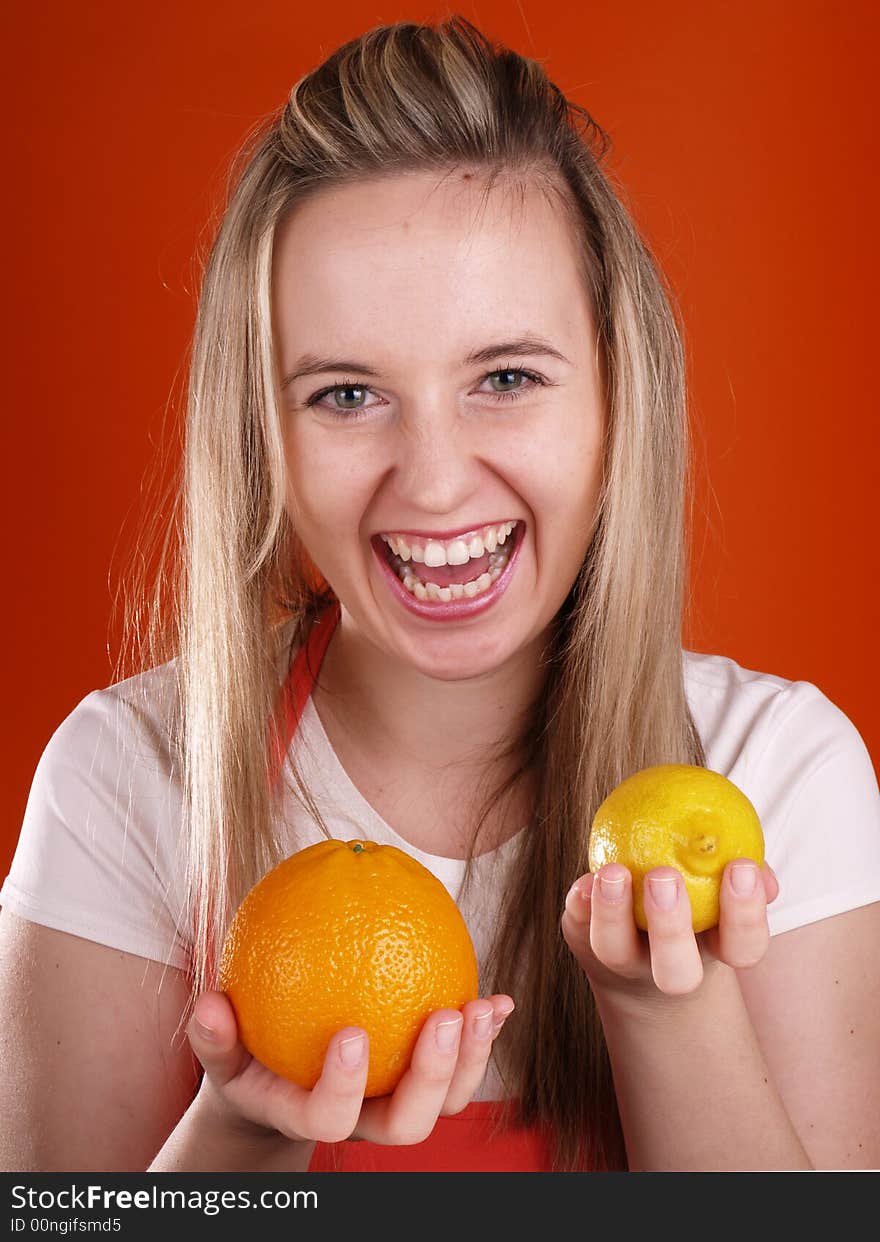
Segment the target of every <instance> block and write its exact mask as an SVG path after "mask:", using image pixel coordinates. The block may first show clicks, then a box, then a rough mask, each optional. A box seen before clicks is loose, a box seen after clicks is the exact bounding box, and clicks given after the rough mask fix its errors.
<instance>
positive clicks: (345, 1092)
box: [282, 1026, 370, 1143]
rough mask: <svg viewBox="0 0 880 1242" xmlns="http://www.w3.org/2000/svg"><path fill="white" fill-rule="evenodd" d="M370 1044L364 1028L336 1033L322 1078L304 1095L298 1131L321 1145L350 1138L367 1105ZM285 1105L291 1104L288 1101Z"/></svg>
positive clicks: (351, 1027) (344, 1029) (298, 1120)
mask: <svg viewBox="0 0 880 1242" xmlns="http://www.w3.org/2000/svg"><path fill="white" fill-rule="evenodd" d="M369 1059H370V1041H369V1037H368V1035H367V1032H366V1031H365V1030H364V1029H363V1027H359V1026H346V1027H343V1028H342V1030H340V1031H337V1032H336V1034H335V1035H334V1036H333V1038H332V1039H331V1040H330V1043H329V1044H328V1045H327V1051H326V1053H325V1055H324V1068H323V1070H322V1072H321V1077H320V1078H319V1079H318V1081H317V1082H316V1083H315V1085H314V1087H313V1088H312V1090H311V1091H309V1092H305V1093H304V1094H303V1097H302V1099H301V1101H300V1107H299V1108H298V1109H297V1114H298V1115H297V1117H296V1120H295V1128H296V1129H297V1130H298V1131H299V1132H300V1133H303V1134H307V1135H308V1136H309V1138H311V1139H315V1140H316V1141H317V1142H319V1143H340V1142H342V1140H343V1139H347V1138H349V1137H350V1135H351V1134H352V1132H353V1131H354V1128H355V1126H356V1125H357V1123H358V1118H359V1117H360V1114H361V1108H362V1107H363V1103H364V1090H365V1089H366V1085H367V1070H368V1068H369ZM282 1104H287V1105H288V1110H289V1103H288V1102H287V1101H282Z"/></svg>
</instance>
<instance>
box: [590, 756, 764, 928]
mask: <svg viewBox="0 0 880 1242" xmlns="http://www.w3.org/2000/svg"><path fill="white" fill-rule="evenodd" d="M734 858H752V859H754V861H755V862H756V863H757V864H758V866H759V867H760V866H761V865H762V864H763V862H764V834H763V832H762V831H761V821H760V820H759V819H758V813H757V811H756V810H755V808H754V807H753V806H752V804H751V802H750V801H749V799H748V798H747V797H746V795H745V794H744V793H743V792H742V790H741V789H738V788H737V786H736V785H734V783H733V781H729V780H728V779H727V777H726V776H722V775H721V773H720V772H712V771H710V770H709V769H708V768H700V767H693V766H691V765H690V764H686V763H665V764H659V765H658V766H657V767H653V768H643V769H642V770H641V771H640V772H635V773H633V775H632V776H628V777H627V778H626V780H624V781H621V782H620V784H619V785H618V786H617V788H616V789H613V790H612V791H611V793H610V794H609V795H608V797H607V798H606V799H605V801H604V802H603V803H602V805H601V806H600V807H599V809H598V811H597V812H596V815H595V817H594V819H593V826H592V829H591V831H590V849H589V863H590V871H598V870H599V868H600V867H604V866H605V865H606V863H612V862H619V863H623V865H624V867H627V868H628V869H629V870H630V871H631V872H632V877H633V906H634V912H635V920H636V923H637V925H638V926H639V927H641V928H642V929H643V930H647V927H648V924H647V921H646V919H645V903H644V898H643V888H644V880H645V874H646V873H647V872H648V871H651V870H653V868H654V867H675V869H676V870H677V871H679V872H681V874H682V876H683V877H684V883H685V887H686V889H687V893H688V897H689V898H690V903H691V914H692V916H693V927H694V931H705V930H706V928H707V927H715V925H716V924H717V923H718V919H719V915H720V906H719V893H720V891H721V874H722V872H723V870H724V868H725V866H726V865H727V863H729V862H731V861H732V860H733V859H734Z"/></svg>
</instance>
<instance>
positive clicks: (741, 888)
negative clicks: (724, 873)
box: [730, 863, 758, 897]
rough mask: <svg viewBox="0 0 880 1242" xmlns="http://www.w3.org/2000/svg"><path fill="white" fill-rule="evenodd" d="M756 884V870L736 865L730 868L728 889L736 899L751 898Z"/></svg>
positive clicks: (750, 866) (748, 864)
mask: <svg viewBox="0 0 880 1242" xmlns="http://www.w3.org/2000/svg"><path fill="white" fill-rule="evenodd" d="M757 884H758V868H757V867H753V866H752V865H751V863H736V864H735V865H734V866H732V867H731V868H730V887H731V888H732V889H733V891H734V892H735V893H736V895H737V896H738V897H751V896H752V894H753V893H754V891H755V889H756V887H757Z"/></svg>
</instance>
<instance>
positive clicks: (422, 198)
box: [273, 170, 590, 346]
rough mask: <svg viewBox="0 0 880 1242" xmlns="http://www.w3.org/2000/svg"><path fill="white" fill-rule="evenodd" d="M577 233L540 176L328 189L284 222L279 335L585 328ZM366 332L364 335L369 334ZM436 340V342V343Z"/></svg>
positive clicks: (445, 178)
mask: <svg viewBox="0 0 880 1242" xmlns="http://www.w3.org/2000/svg"><path fill="white" fill-rule="evenodd" d="M581 263H582V260H581V254H580V250H579V246H578V241H577V238H576V234H575V230H574V228H573V225H572V223H571V220H570V218H569V215H568V213H567V212H566V210H565V209H564V207H563V205H562V204H561V202H560V201H559V199H558V197H557V194H556V193H553V192H548V190H547V188H546V186H545V185H544V184H543V183H541V182H538V181H537V180H534V179H520V178H517V179H516V180H513V179H511V178H507V177H504V178H500V179H499V180H498V181H497V182H496V184H494V185H493V186H492V187H491V189H487V184H486V179H485V177H484V176H480V175H469V174H468V173H467V172H466V171H462V170H453V171H452V172H450V173H445V174H440V173H437V172H430V173H425V172H418V173H406V174H395V175H394V176H388V177H382V178H376V179H371V180H366V181H358V182H356V183H353V184H351V185H348V186H342V187H335V186H334V187H332V188H326V189H322V190H320V191H318V192H317V193H315V194H314V195H312V196H311V197H310V198H308V199H307V200H306V201H305V202H303V203H301V204H299V205H298V206H297V207H296V208H295V209H294V210H293V212H292V213H291V214H290V215H289V216H288V217H287V219H286V220H284V221H283V222H282V223H281V224H280V225H279V227H278V231H277V233H276V238H275V246H274V252H273V314H274V317H275V320H276V328H277V329H278V331H279V333H280V336H281V341H282V343H283V342H284V341H285V339H287V338H289V337H291V336H295V337H296V338H297V342H296V343H297V346H299V344H300V343H301V341H302V339H303V338H304V336H305V337H308V338H310V339H311V338H317V337H318V336H319V335H320V336H321V343H322V345H323V344H326V343H328V337H329V341H339V343H340V344H341V343H342V341H341V339H340V338H341V337H343V336H345V337H347V338H350V335H351V333H359V334H362V336H363V339H365V340H366V341H367V343H369V342H370V341H372V340H374V339H375V338H376V334H377V332H378V333H379V334H380V335H381V332H382V330H383V328H384V330H385V331H386V332H387V331H388V330H390V329H393V332H394V336H395V341H397V342H399V343H400V344H401V345H405V343H406V340H407V339H409V338H415V337H416V336H418V337H423V336H424V335H425V334H433V335H434V336H436V334H437V331H438V322H440V323H442V324H444V325H446V328H447V329H449V330H450V331H452V329H453V326H454V328H455V330H456V332H458V331H460V332H462V333H464V334H472V333H473V332H474V331H480V330H481V328H483V327H484V326H485V324H486V321H487V319H491V321H492V323H493V325H497V326H503V325H504V324H510V325H511V326H516V327H518V328H527V327H530V328H534V329H540V330H543V331H556V332H560V331H562V330H563V329H564V328H565V326H566V325H567V326H568V328H569V329H570V330H573V331H579V330H582V329H583V328H584V326H585V321H586V320H588V319H589V316H590V308H589V305H588V298H587V295H586V291H585V289H584V285H583V280H582V277H581ZM364 334H365V335H364ZM437 343H438V344H439V342H437Z"/></svg>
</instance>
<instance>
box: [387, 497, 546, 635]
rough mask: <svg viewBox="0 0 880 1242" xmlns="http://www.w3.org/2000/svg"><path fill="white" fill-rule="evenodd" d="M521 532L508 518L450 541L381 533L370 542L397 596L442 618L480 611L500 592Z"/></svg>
mask: <svg viewBox="0 0 880 1242" xmlns="http://www.w3.org/2000/svg"><path fill="white" fill-rule="evenodd" d="M524 533H525V523H524V522H522V521H519V520H517V519H513V520H509V521H507V522H502V523H499V524H497V525H493V526H489V527H482V528H480V529H479V530H478V531H474V532H471V533H469V534H468V535H465V536H463V537H461V538H459V539H454V540H447V541H440V540H432V539H427V538H424V539H423V538H419V537H413V538H411V539H410V538H408V537H406V536H395V535H385V534H382V535H376V536H374V537H373V540H372V543H373V547H374V550H375V552H376V554H377V556H378V558H379V560H380V561H381V563H382V564H383V567H387V570H388V571H390V572H389V573H388V575H387V576H388V578H389V579H391V580H392V582H393V586H394V588H396V594H397V595H398V598H400V599H401V600H402V601H403V602H404V603H406V604H407V605H408V606H411V610H412V611H415V612H417V613H418V614H419V615H423V616H427V615H431V616H437V617H438V619H443V618H446V617H452V616H460V615H469V614H471V613H473V612H477V611H482V610H483V608H484V607H486V606H488V605H489V604H491V603H493V602H494V601H495V599H497V598H499V597H500V596H501V595H502V594H503V592H504V590H505V589H506V587H507V584H508V581H509V579H510V576H511V572H512V566H513V563H514V561H515V560H516V555H517V552H518V551H519V547H520V545H521V543H522V538H523V535H524Z"/></svg>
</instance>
